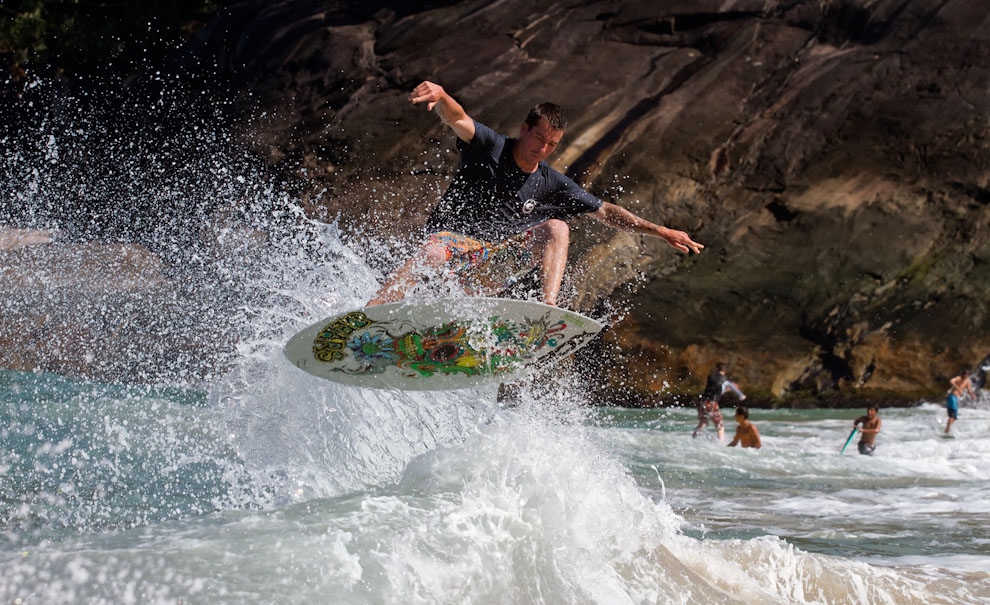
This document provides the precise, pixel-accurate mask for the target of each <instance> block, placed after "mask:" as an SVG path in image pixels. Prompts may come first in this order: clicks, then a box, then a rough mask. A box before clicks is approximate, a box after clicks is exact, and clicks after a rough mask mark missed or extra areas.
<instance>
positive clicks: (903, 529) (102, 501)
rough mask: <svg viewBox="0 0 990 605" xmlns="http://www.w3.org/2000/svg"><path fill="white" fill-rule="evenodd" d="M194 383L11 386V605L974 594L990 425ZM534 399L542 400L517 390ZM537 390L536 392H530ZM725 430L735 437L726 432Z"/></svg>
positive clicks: (988, 514) (977, 416)
mask: <svg viewBox="0 0 990 605" xmlns="http://www.w3.org/2000/svg"><path fill="white" fill-rule="evenodd" d="M251 366H252V374H253V375H259V380H258V381H257V382H256V383H252V384H248V383H243V382H241V381H240V379H238V383H239V384H240V388H239V390H237V392H234V391H233V390H232V387H231V385H230V384H227V385H226V387H225V388H223V389H221V388H219V387H218V388H216V389H214V390H212V391H204V390H198V389H189V388H175V387H172V388H147V387H133V386H132V387H124V386H119V385H107V384H100V383H94V382H87V381H79V380H70V379H67V378H63V377H60V376H57V375H52V374H44V373H24V372H12V371H4V372H2V373H0V427H2V428H0V438H2V442H3V444H4V448H3V451H2V455H0V480H2V489H0V567H2V568H3V569H4V574H3V577H2V579H0V600H2V601H3V602H6V603H15V602H19V603H127V602H135V603H138V602H139V603H298V602H322V603H603V604H611V603H716V602H717V603H733V602H740V603H980V602H987V600H988V599H990V557H988V551H990V544H988V534H987V532H986V529H985V528H986V526H987V524H988V522H990V504H988V502H990V464H988V462H990V437H988V436H987V433H988V429H990V410H988V409H987V408H986V407H980V408H963V410H962V417H961V419H960V421H959V423H958V424H957V427H958V429H959V430H958V431H957V434H956V437H955V438H953V439H945V438H943V437H942V436H940V434H939V431H940V426H939V425H940V422H941V421H942V416H943V413H944V410H943V409H942V408H941V407H940V406H938V405H935V404H921V405H919V406H917V407H913V408H908V409H885V410H882V411H881V417H882V418H883V421H884V424H883V430H882V432H881V434H880V437H879V440H878V443H879V447H878V449H877V452H876V454H875V455H874V456H872V457H867V456H860V455H859V454H858V453H855V452H852V453H851V452H850V450H852V447H853V446H851V447H850V449H847V451H846V453H845V454H844V455H839V449H840V448H841V446H842V444H843V442H844V441H845V437H846V435H847V434H848V429H849V428H850V425H851V421H852V418H853V417H854V413H853V412H843V411H836V410H800V411H791V410H775V411H770V410H754V411H753V414H752V418H753V420H754V421H755V422H756V423H757V425H758V426H759V427H760V430H761V433H762V435H763V442H764V447H763V448H762V449H761V450H744V449H739V448H728V447H724V446H723V445H720V444H719V443H718V442H717V441H716V440H715V439H714V433H713V432H711V433H710V434H708V435H705V436H703V437H700V438H698V439H692V438H691V432H690V431H691V428H692V427H693V420H694V415H693V411H692V410H686V409H668V410H629V409H620V408H593V407H589V406H587V405H585V404H584V402H582V401H581V400H580V399H579V398H578V397H577V396H575V394H574V392H573V391H572V390H571V388H570V386H571V385H567V384H566V382H567V380H566V379H564V380H562V381H561V382H562V383H563V384H562V385H558V386H556V387H555V390H553V391H548V390H547V389H546V388H540V389H535V388H534V389H533V395H532V396H529V395H525V396H524V398H523V401H522V403H520V404H518V405H514V406H511V407H504V406H501V405H499V404H498V403H497V402H496V397H495V393H493V392H477V391H469V392H468V391H465V392H452V393H432V394H423V393H419V394H415V395H410V394H407V393H398V392H395V393H390V392H378V391H363V390H360V389H355V388H352V387H338V386H336V385H332V384H329V383H324V382H322V381H320V380H318V379H315V378H312V377H310V376H308V375H305V374H303V373H302V372H299V371H297V370H296V369H295V368H293V367H291V366H289V365H288V363H287V362H285V361H284V360H282V359H280V358H279V354H278V351H277V350H273V351H272V352H271V355H270V357H269V358H268V360H267V364H266V366H265V367H264V368H262V367H261V366H262V364H261V362H260V361H259V360H258V359H255V360H254V361H253V362H252V364H251ZM523 392H524V393H529V392H530V391H529V389H528V388H527V387H526V386H524V388H523ZM537 393H538V394H537ZM730 433H731V431H730Z"/></svg>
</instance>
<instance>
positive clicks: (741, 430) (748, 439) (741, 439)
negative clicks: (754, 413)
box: [729, 405, 763, 449]
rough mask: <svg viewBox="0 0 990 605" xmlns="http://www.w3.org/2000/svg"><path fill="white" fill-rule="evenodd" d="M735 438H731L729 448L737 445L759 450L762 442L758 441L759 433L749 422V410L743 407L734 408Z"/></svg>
mask: <svg viewBox="0 0 990 605" xmlns="http://www.w3.org/2000/svg"><path fill="white" fill-rule="evenodd" d="M736 422H737V423H738V425H737V426H736V436H735V437H733V438H732V441H731V442H730V443H729V447H735V445H736V444H737V443H738V444H739V445H740V447H755V448H756V449H760V448H761V447H763V442H762V441H760V431H758V430H757V429H756V425H755V424H753V423H752V422H750V420H749V408H747V407H746V406H744V405H740V406H736Z"/></svg>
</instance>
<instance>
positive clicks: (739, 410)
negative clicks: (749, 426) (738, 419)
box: [736, 405, 749, 420]
mask: <svg viewBox="0 0 990 605" xmlns="http://www.w3.org/2000/svg"><path fill="white" fill-rule="evenodd" d="M740 415H741V416H742V417H743V418H745V419H746V420H749V408H748V407H746V406H744V405H737V406H736V416H740Z"/></svg>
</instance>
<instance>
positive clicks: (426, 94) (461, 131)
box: [409, 82, 474, 143]
mask: <svg viewBox="0 0 990 605" xmlns="http://www.w3.org/2000/svg"><path fill="white" fill-rule="evenodd" d="M409 101H410V102H411V103H412V104H413V105H416V104H418V103H426V109H427V110H428V111H433V110H434V109H436V110H437V115H438V116H440V120H441V121H443V123H444V124H446V125H447V126H450V128H451V130H453V131H454V134H456V135H457V137H458V138H459V139H461V140H462V141H464V142H465V143H470V142H471V139H473V138H474V118H472V117H471V116H469V115H468V114H467V112H466V111H464V108H463V107H461V104H460V103H458V102H457V101H455V100H454V97H452V96H450V95H449V94H447V92H446V91H445V90H444V89H443V87H442V86H440V85H439V84H434V83H433V82H422V83H421V84H420V85H419V86H417V87H416V88H414V89H413V91H412V93H411V94H410V95H409Z"/></svg>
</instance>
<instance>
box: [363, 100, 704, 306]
mask: <svg viewBox="0 0 990 605" xmlns="http://www.w3.org/2000/svg"><path fill="white" fill-rule="evenodd" d="M409 101H410V102H411V103H413V104H414V105H416V104H424V105H425V106H426V109H427V110H429V111H434V110H436V113H437V115H438V116H439V117H440V120H441V121H442V122H443V123H444V124H445V125H446V126H448V127H449V128H450V129H451V130H452V131H453V132H454V134H455V135H457V148H458V150H460V152H461V164H460V167H459V168H458V169H457V173H456V174H455V175H454V178H453V180H451V182H450V186H449V187H448V188H447V191H446V192H445V193H444V194H443V197H442V198H441V200H440V203H439V204H438V205H437V206H436V207H435V208H434V209H433V212H432V213H431V214H430V216H429V218H428V219H427V222H426V228H425V241H424V242H423V244H422V245H421V247H420V249H419V251H418V252H417V253H416V254H414V255H413V257H412V258H410V259H409V260H408V261H407V262H406V263H405V264H404V265H402V266H401V267H400V268H399V269H398V270H397V271H395V273H393V274H392V275H391V276H390V277H389V278H388V279H386V280H385V282H384V283H383V284H382V285H381V287H380V288H379V290H378V292H377V293H376V294H375V295H374V296H373V297H372V298H371V300H369V301H368V305H369V306H370V305H377V304H382V303H388V302H396V301H398V300H401V299H402V298H404V297H405V295H406V292H407V291H408V290H409V289H410V288H412V287H413V286H415V285H416V283H418V282H419V281H420V280H421V279H422V278H424V277H429V275H430V274H431V273H436V272H438V271H441V270H443V269H444V268H447V269H452V270H453V272H454V273H455V274H456V275H457V276H458V277H459V278H460V281H461V284H462V285H463V286H464V288H465V290H466V291H467V292H468V293H469V294H488V295H492V294H497V293H498V292H500V291H502V290H504V289H506V287H507V286H509V285H511V284H512V283H513V282H514V280H516V279H517V278H518V277H519V276H520V275H523V274H525V273H528V272H529V271H530V270H531V269H533V268H538V269H539V275H540V278H541V282H542V300H543V302H544V303H546V304H548V305H556V304H557V297H558V295H559V293H560V285H561V281H562V280H563V276H564V268H565V266H566V264H567V248H568V245H569V241H570V235H569V234H570V231H569V227H568V225H567V222H566V221H567V220H568V219H571V218H573V217H576V216H578V215H580V214H588V215H589V216H591V217H593V218H595V219H596V220H598V221H600V222H602V223H605V224H606V225H609V226H610V227H613V228H615V229H620V230H622V231H628V232H630V233H638V234H642V235H649V236H652V237H657V238H660V239H662V240H664V241H665V242H667V244H669V245H670V246H671V247H672V248H674V249H675V250H678V251H679V252H685V253H691V252H693V253H695V254H697V253H700V252H701V250H702V248H704V246H703V245H701V244H699V243H698V242H695V241H694V240H692V239H691V237H690V236H689V235H688V234H687V233H685V232H683V231H678V230H676V229H670V228H668V227H664V226H661V225H656V224H654V223H652V222H650V221H648V220H646V219H643V218H640V217H639V216H636V215H635V214H633V213H632V212H630V211H629V210H626V209H625V208H622V207H621V206H617V205H615V204H612V203H610V202H605V201H602V200H600V199H598V198H597V197H596V196H594V195H592V194H591V193H589V192H588V191H585V190H584V189H583V188H582V187H581V186H579V185H578V184H577V183H575V182H574V181H573V180H571V179H570V178H568V177H566V176H564V175H563V174H561V173H560V172H558V171H556V170H554V169H553V168H551V167H550V165H549V164H547V162H546V159H547V157H549V156H550V154H551V153H553V151H554V150H555V149H556V148H557V146H558V145H559V144H560V141H561V139H562V138H563V136H564V129H565V128H566V127H567V121H566V119H565V117H564V113H563V110H562V109H561V108H560V107H559V106H557V105H555V104H553V103H541V104H539V105H537V106H535V107H534V108H533V109H532V110H530V112H529V115H527V116H526V119H525V120H524V121H523V123H522V125H521V126H520V128H519V136H518V137H517V138H510V137H507V136H505V135H502V134H499V133H496V132H495V131H494V130H492V129H491V128H489V127H487V126H485V125H484V124H482V123H480V122H477V121H475V120H474V119H473V118H472V117H471V116H470V115H468V114H467V112H465V111H464V108H463V107H462V106H461V105H460V103H458V102H457V101H456V100H454V98H453V97H451V96H450V95H449V94H447V92H446V91H444V89H443V87H441V86H440V85H438V84H434V83H433V82H422V83H421V84H419V86H417V87H416V88H414V89H413V91H412V94H411V95H410V96H409Z"/></svg>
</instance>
